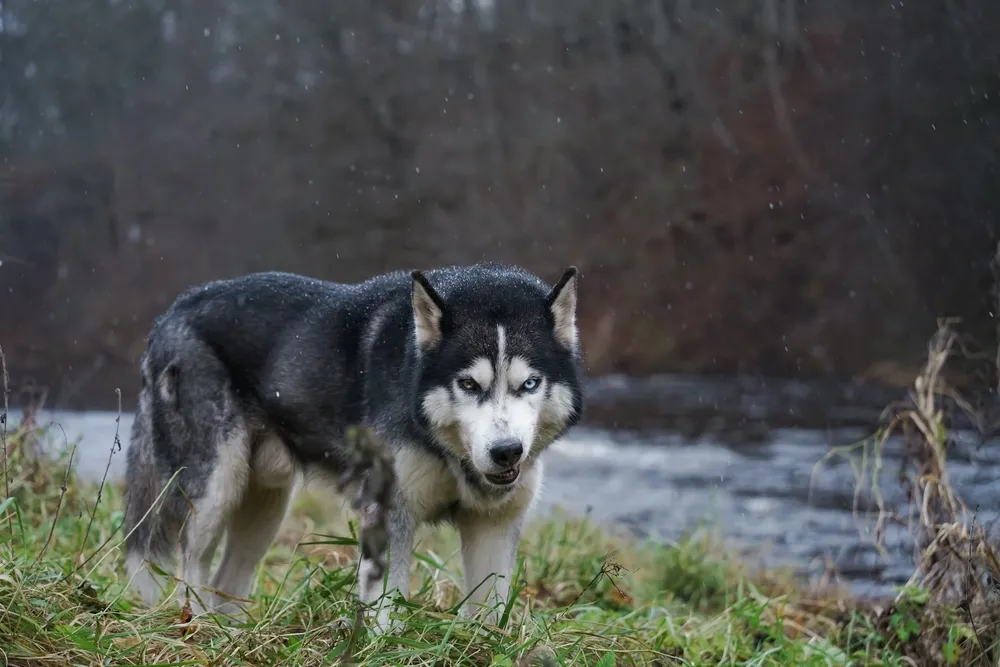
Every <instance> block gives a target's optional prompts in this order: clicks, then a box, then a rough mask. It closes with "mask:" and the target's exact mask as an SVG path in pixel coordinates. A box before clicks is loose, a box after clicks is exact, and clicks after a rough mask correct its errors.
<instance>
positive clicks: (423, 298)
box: [410, 271, 444, 349]
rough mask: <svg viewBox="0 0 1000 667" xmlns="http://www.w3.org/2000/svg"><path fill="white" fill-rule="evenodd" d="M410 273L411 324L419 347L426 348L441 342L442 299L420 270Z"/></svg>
mask: <svg viewBox="0 0 1000 667" xmlns="http://www.w3.org/2000/svg"><path fill="white" fill-rule="evenodd" d="M410 275H411V276H412V277H413V297H412V298H413V325H414V328H415V330H416V333H417V343H418V344H419V345H420V349H428V348H431V347H434V346H435V345H437V344H438V343H440V342H441V318H442V317H443V316H444V300H442V299H441V297H440V296H438V293H437V292H435V291H434V288H433V287H431V284H430V283H429V282H427V278H426V276H424V274H423V272H422V271H414V272H413V273H411V274H410Z"/></svg>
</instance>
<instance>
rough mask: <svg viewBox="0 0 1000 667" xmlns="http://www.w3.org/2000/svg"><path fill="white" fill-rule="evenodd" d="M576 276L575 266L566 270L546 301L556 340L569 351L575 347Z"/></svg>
mask: <svg viewBox="0 0 1000 667" xmlns="http://www.w3.org/2000/svg"><path fill="white" fill-rule="evenodd" d="M576 274H577V270H576V267H575V266H571V267H569V268H568V269H566V271H565V272H563V274H562V278H560V279H559V282H557V283H556V285H555V287H553V288H552V291H551V292H549V296H548V299H546V301H547V302H548V306H549V311H551V313H552V319H553V321H554V325H553V333H554V334H555V337H556V340H557V341H559V343H560V344H562V345H564V346H565V347H566V348H567V349H570V350H575V349H576V345H577V329H576V282H577V278H576Z"/></svg>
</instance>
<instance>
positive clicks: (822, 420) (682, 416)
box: [11, 376, 1000, 595]
mask: <svg viewBox="0 0 1000 667" xmlns="http://www.w3.org/2000/svg"><path fill="white" fill-rule="evenodd" d="M901 397H902V393H901V392H887V391H879V390H873V389H867V390H861V389H858V388H856V387H849V386H837V385H820V384H815V383H805V382H774V381H771V382H767V381H762V380H759V379H746V378H737V379H733V378H719V379H707V378H689V377H676V376H674V377H660V378H651V379H647V380H634V379H624V378H603V379H600V380H596V381H593V382H591V383H590V385H589V386H588V418H587V423H586V425H585V426H581V427H578V428H577V429H575V430H573V431H572V432H571V435H570V436H568V437H567V438H566V439H565V440H563V441H561V442H560V443H558V444H557V445H556V446H555V447H554V448H553V450H552V451H551V452H550V454H549V457H548V460H547V464H546V465H547V468H546V483H545V489H544V496H543V500H542V503H541V506H540V511H542V512H547V511H549V510H550V509H551V508H552V507H554V506H559V507H560V508H562V509H564V510H566V511H568V512H571V513H581V514H582V513H589V514H590V515H591V516H592V517H593V518H594V519H595V520H597V521H599V522H602V523H606V524H609V525H618V526H623V527H626V528H628V529H631V530H632V531H634V532H636V533H638V534H640V535H647V536H653V537H655V538H657V539H662V540H673V539H677V538H678V537H680V536H681V535H682V534H683V533H684V532H685V531H689V530H691V529H693V528H696V527H697V526H698V525H699V524H700V523H704V522H708V523H709V524H714V525H715V526H717V528H718V529H720V530H721V532H722V535H723V536H724V537H725V539H726V540H727V541H728V542H729V543H730V544H731V545H732V546H734V547H737V548H741V549H744V550H745V551H746V552H747V553H752V554H753V555H754V559H755V561H756V562H757V563H758V564H761V565H764V566H769V565H778V564H780V565H791V566H793V567H796V568H797V569H799V570H800V571H802V572H805V573H808V574H810V575H813V576H818V575H820V574H822V572H823V570H824V569H825V568H826V567H828V566H829V565H833V566H834V567H835V569H836V571H837V572H838V573H839V577H840V578H841V580H842V581H844V582H845V583H847V584H849V585H850V586H851V587H852V588H853V589H854V590H855V591H856V592H858V593H860V594H862V595H878V594H885V593H888V592H891V590H892V588H893V587H894V586H896V585H899V584H901V583H903V582H904V581H905V580H906V579H907V578H908V577H909V575H910V573H911V571H912V559H911V557H910V555H909V551H908V549H907V547H908V545H909V543H910V538H909V536H908V535H907V534H906V532H905V530H904V529H903V528H902V527H895V526H889V529H888V531H887V534H886V538H885V539H886V546H887V548H888V551H889V556H888V557H885V556H883V555H880V554H879V553H878V551H877V550H876V549H875V547H874V544H873V542H872V539H873V536H872V532H871V531H872V528H873V525H874V524H873V521H872V519H871V517H870V516H865V515H864V514H862V515H860V516H855V514H854V513H853V512H852V504H853V503H854V501H855V488H856V484H855V472H854V471H853V470H852V467H851V464H850V463H849V461H848V460H847V459H846V458H834V459H833V460H831V461H829V462H828V463H825V464H823V465H822V466H817V464H818V463H819V462H820V461H821V459H823V457H824V456H825V455H826V454H828V453H829V452H830V451H831V448H833V447H844V446H849V445H851V444H853V443H857V442H858V441H860V440H861V439H862V438H864V437H865V436H866V435H868V434H870V433H871V432H872V429H873V427H874V425H875V424H876V422H877V419H878V416H879V413H880V412H881V409H882V407H883V406H884V405H885V404H886V403H887V402H888V401H891V400H895V399H899V398H901ZM19 418H20V417H19V415H18V414H17V413H16V412H13V413H12V414H11V422H12V423H16V422H17V421H18V420H19ZM131 420H132V416H131V415H130V414H125V415H123V416H122V418H121V424H120V426H119V431H118V432H119V434H120V440H121V444H122V452H121V453H115V454H114V455H113V456H112V457H111V468H110V477H111V478H120V476H121V474H122V472H123V470H124V462H125V456H124V450H125V448H127V446H128V434H129V430H130V428H131ZM40 421H41V422H42V423H43V424H47V423H51V424H52V425H53V429H52V431H51V432H52V433H53V435H54V436H56V437H55V441H56V442H58V443H64V442H66V441H68V442H71V443H72V442H77V443H78V449H77V453H76V464H75V465H76V468H77V470H78V472H79V473H80V474H81V475H83V476H86V477H89V478H96V479H99V478H100V476H101V475H102V474H103V472H104V469H105V466H106V465H107V462H108V457H109V453H110V451H111V446H112V443H113V442H114V439H115V432H116V415H115V414H114V413H108V412H66V411H46V412H45V413H43V415H42V416H41V418H40ZM966 426H968V425H966ZM63 433H65V437H66V440H65V441H64V440H63V437H62V434H63ZM957 437H958V438H959V440H960V442H961V443H962V447H961V448H960V449H961V452H960V453H959V454H956V455H953V456H952V458H951V461H950V466H949V473H950V475H951V481H952V483H953V485H954V486H955V488H956V489H957V490H958V491H959V493H960V494H962V496H963V497H964V498H965V500H966V501H967V503H968V505H969V506H970V507H974V508H976V510H977V515H978V519H979V520H980V521H982V522H987V521H991V520H995V519H996V518H997V517H998V516H1000V448H998V447H995V446H990V445H992V444H994V443H992V442H985V443H983V442H981V441H979V440H978V439H977V438H976V437H975V434H974V432H973V431H972V430H971V429H969V428H966V429H965V430H960V431H958V432H957ZM59 446H65V445H64V444H60V445H59ZM900 455H901V447H900V443H899V442H898V441H890V442H889V445H888V447H887V449H886V452H885V455H884V460H883V465H882V473H881V475H880V478H879V481H880V485H881V487H882V488H883V491H884V494H885V502H886V503H887V504H888V506H889V507H896V506H898V505H899V503H900V502H901V494H900V491H899V487H898V483H897V481H896V479H895V475H896V473H897V471H898V469H899V463H900ZM870 496H871V494H870V493H865V494H861V496H860V501H861V507H862V509H865V508H866V507H870V504H871V503H870ZM866 503H867V505H866Z"/></svg>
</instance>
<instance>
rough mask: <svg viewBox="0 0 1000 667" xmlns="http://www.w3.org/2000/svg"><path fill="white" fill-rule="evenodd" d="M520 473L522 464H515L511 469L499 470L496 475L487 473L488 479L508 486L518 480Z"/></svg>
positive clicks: (499, 484) (498, 484)
mask: <svg viewBox="0 0 1000 667" xmlns="http://www.w3.org/2000/svg"><path fill="white" fill-rule="evenodd" d="M520 474H521V466H514V467H513V468H511V469H510V470H504V471H503V472H498V473H496V474H494V475H486V479H488V480H489V481H490V482H492V483H494V484H496V485H497V486H507V485H508V484H513V483H514V482H515V481H516V480H517V476H518V475H520Z"/></svg>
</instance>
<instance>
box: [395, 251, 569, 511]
mask: <svg viewBox="0 0 1000 667" xmlns="http://www.w3.org/2000/svg"><path fill="white" fill-rule="evenodd" d="M432 283H433V284H432ZM576 288H577V271H576V268H574V267H570V268H569V269H567V270H566V271H565V272H564V273H563V275H562V278H561V279H560V280H559V282H557V283H556V285H555V286H554V287H551V288H550V287H549V286H548V285H546V284H545V283H543V282H542V281H541V280H539V279H538V278H537V277H535V276H533V275H531V274H529V273H526V272H524V271H521V270H520V269H515V268H510V267H496V266H493V265H486V266H478V267H469V268H464V269H459V270H444V271H440V272H433V273H431V274H428V275H424V274H423V273H421V272H419V271H415V272H413V291H412V305H413V319H414V332H415V336H416V341H415V343H416V347H417V349H418V350H419V355H420V367H421V377H420V380H419V389H418V394H417V395H418V405H417V413H418V418H419V420H420V421H421V422H422V423H423V424H424V425H425V427H426V428H427V429H428V430H429V431H430V432H431V433H432V434H433V436H434V438H435V439H436V440H437V441H438V442H439V443H440V444H442V445H443V446H444V447H446V448H447V449H448V450H449V451H450V452H451V453H453V454H454V455H456V456H457V457H459V458H460V459H462V460H464V461H466V462H468V463H471V464H472V467H473V468H474V469H475V474H476V475H477V476H478V479H479V481H480V482H482V484H484V485H485V486H487V487H488V488H491V489H493V490H496V491H505V490H511V489H513V488H514V487H515V486H516V483H517V481H518V480H519V478H520V476H521V475H520V473H521V468H522V466H524V465H530V463H531V461H532V460H533V459H534V458H535V457H536V456H537V455H538V454H539V453H541V451H542V450H544V449H545V448H546V447H548V446H549V445H550V444H551V443H552V442H553V441H554V440H555V439H556V438H558V437H559V436H561V435H562V434H563V433H564V432H565V431H566V430H567V429H568V428H569V427H570V426H572V425H574V424H575V423H577V421H578V420H579V418H580V415H581V411H582V407H583V406H582V394H581V390H580V377H579V376H580V370H579V368H580V350H579V343H578V335H577V326H576V291H577V290H576ZM467 467H468V466H467Z"/></svg>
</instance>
